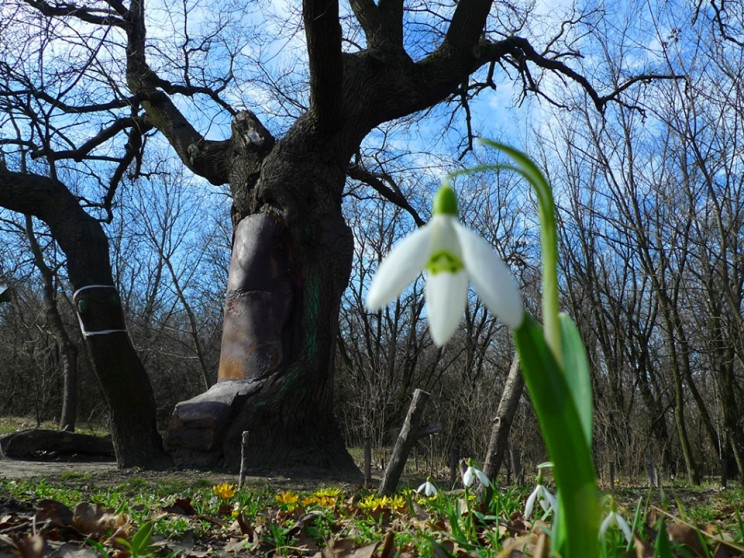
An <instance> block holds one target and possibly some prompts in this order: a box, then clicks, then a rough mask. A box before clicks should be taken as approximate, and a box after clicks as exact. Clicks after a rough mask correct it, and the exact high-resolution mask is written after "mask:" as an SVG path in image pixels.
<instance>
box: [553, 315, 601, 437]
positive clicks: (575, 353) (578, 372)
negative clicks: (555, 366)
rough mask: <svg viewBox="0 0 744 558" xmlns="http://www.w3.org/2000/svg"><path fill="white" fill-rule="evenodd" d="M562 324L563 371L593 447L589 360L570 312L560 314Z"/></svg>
mask: <svg viewBox="0 0 744 558" xmlns="http://www.w3.org/2000/svg"><path fill="white" fill-rule="evenodd" d="M559 321H560V325H561V342H562V344H563V371H564V373H565V376H566V382H567V383H568V389H569V390H570V391H571V394H572V395H573V400H574V403H575V404H576V410H577V411H578V413H579V418H580V419H581V425H582V426H583V428H584V434H585V435H586V440H587V442H588V444H589V448H591V447H592V415H593V411H594V406H593V403H592V379H591V376H590V375H589V361H588V360H587V358H586V349H585V348H584V342H583V341H582V340H581V335H579V330H578V329H577V328H576V324H574V322H573V320H572V319H571V317H570V316H569V315H568V314H564V313H563V312H561V314H560V315H559Z"/></svg>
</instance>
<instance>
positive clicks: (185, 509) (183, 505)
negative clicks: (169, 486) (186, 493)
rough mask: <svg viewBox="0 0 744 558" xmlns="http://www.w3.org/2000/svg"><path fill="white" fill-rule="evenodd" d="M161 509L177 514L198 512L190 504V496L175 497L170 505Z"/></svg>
mask: <svg viewBox="0 0 744 558" xmlns="http://www.w3.org/2000/svg"><path fill="white" fill-rule="evenodd" d="M163 511H166V512H168V513H175V514H177V515H197V514H198V513H199V512H197V511H196V509H195V508H194V506H192V505H191V498H176V501H175V502H173V504H171V505H170V506H165V507H164V508H163Z"/></svg>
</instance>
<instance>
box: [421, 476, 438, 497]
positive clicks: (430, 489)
mask: <svg viewBox="0 0 744 558" xmlns="http://www.w3.org/2000/svg"><path fill="white" fill-rule="evenodd" d="M416 492H417V493H418V494H421V493H423V494H424V496H426V497H427V498H430V497H432V496H436V495H437V492H438V491H437V487H436V486H434V484H433V483H432V482H431V479H426V482H425V483H424V484H422V485H421V486H419V487H418V488H417V489H416Z"/></svg>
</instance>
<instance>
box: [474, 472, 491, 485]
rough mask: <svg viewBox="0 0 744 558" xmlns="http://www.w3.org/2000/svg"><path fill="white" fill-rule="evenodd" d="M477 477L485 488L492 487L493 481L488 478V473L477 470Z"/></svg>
mask: <svg viewBox="0 0 744 558" xmlns="http://www.w3.org/2000/svg"><path fill="white" fill-rule="evenodd" d="M475 476H477V477H478V480H479V481H480V483H481V484H482V485H483V486H490V484H491V481H490V480H489V479H488V477H487V476H486V473H484V472H483V471H481V470H480V469H475Z"/></svg>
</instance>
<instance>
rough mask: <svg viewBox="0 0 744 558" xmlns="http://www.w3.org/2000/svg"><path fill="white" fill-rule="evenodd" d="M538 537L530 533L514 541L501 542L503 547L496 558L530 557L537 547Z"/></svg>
mask: <svg viewBox="0 0 744 558" xmlns="http://www.w3.org/2000/svg"><path fill="white" fill-rule="evenodd" d="M537 540H538V535H537V534H535V533H530V534H529V535H523V536H521V537H518V538H516V539H506V540H504V541H503V545H504V547H503V548H502V550H501V552H499V553H498V554H497V555H496V558H523V557H525V556H532V554H533V552H534V550H535V547H536V546H537Z"/></svg>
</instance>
